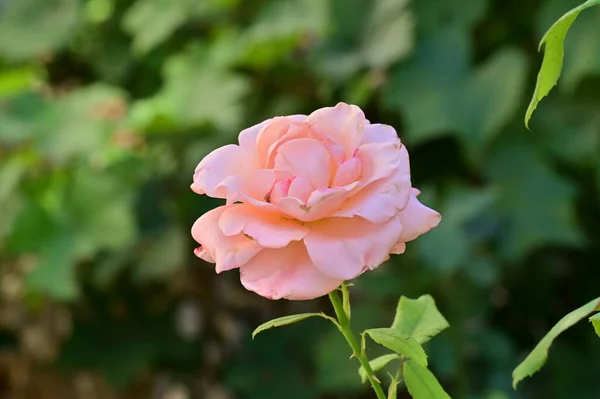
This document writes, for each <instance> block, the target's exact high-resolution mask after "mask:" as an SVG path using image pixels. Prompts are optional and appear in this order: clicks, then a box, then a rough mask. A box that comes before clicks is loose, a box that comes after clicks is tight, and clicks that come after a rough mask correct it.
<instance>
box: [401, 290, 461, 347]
mask: <svg viewBox="0 0 600 399" xmlns="http://www.w3.org/2000/svg"><path fill="white" fill-rule="evenodd" d="M449 326H450V324H448V321H447V320H446V319H445V318H444V316H442V314H441V313H440V312H439V310H438V309H437V307H436V306H435V301H434V300H433V298H432V297H431V295H423V296H421V297H419V298H418V299H410V298H407V297H405V296H402V297H401V298H400V301H398V307H397V308H396V316H395V317H394V322H393V323H392V328H393V329H395V330H398V331H399V332H401V333H404V334H408V335H410V336H411V337H412V338H414V339H415V340H416V341H417V342H419V343H420V344H423V343H425V342H427V341H429V340H430V339H431V338H432V337H433V336H434V335H436V334H438V333H439V332H440V331H442V330H444V329H446V328H448V327H449Z"/></svg>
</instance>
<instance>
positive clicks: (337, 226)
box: [304, 217, 402, 280]
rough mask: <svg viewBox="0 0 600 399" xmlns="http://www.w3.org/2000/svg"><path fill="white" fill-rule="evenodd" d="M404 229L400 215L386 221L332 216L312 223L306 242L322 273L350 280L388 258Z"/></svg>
mask: <svg viewBox="0 0 600 399" xmlns="http://www.w3.org/2000/svg"><path fill="white" fill-rule="evenodd" d="M401 231H402V224H401V223H400V221H399V218H398V217H396V218H393V219H391V220H390V221H389V222H387V223H384V224H377V223H370V222H368V221H367V220H365V219H362V218H359V217H355V218H352V219H346V218H328V219H324V220H319V221H317V222H314V223H312V224H311V226H310V232H309V233H308V235H307V236H306V237H304V243H305V244H306V249H307V250H308V253H309V255H310V258H311V259H312V261H313V262H314V264H315V266H316V267H317V268H318V269H319V270H320V271H321V272H323V273H324V274H326V275H328V276H331V277H333V278H339V279H342V280H349V279H352V278H354V277H356V276H358V275H359V274H360V273H362V272H363V270H365V269H374V268H376V267H377V266H379V265H380V264H381V263H383V262H384V261H386V260H387V259H388V258H389V254H390V252H391V250H392V248H393V247H394V244H395V243H396V242H397V241H398V237H399V236H400V233H401Z"/></svg>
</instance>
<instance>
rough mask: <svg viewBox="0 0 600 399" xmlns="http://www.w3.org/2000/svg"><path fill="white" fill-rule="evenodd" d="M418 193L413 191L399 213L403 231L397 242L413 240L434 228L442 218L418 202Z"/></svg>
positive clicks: (415, 190)
mask: <svg viewBox="0 0 600 399" xmlns="http://www.w3.org/2000/svg"><path fill="white" fill-rule="evenodd" d="M418 193H419V190H417V189H413V191H412V194H411V196H410V200H409V201H408V205H406V208H404V209H403V210H402V212H400V221H401V222H402V226H403V229H402V234H401V235H400V238H399V239H398V241H399V242H409V241H412V240H414V239H415V238H417V237H418V236H420V235H421V234H425V233H426V232H428V231H429V230H431V229H433V228H434V227H436V226H437V225H438V224H440V221H441V220H442V216H441V215H440V214H439V213H438V212H436V211H434V210H433V209H431V208H428V207H426V206H425V205H423V204H421V203H420V202H419V200H418V199H417V195H418Z"/></svg>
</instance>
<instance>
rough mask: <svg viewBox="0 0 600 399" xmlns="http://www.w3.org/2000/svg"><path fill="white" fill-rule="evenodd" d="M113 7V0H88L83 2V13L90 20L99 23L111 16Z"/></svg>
mask: <svg viewBox="0 0 600 399" xmlns="http://www.w3.org/2000/svg"><path fill="white" fill-rule="evenodd" d="M114 8H115V3H114V0H88V1H87V3H85V14H86V17H87V19H88V20H89V21H90V22H92V23H95V24H100V23H102V22H105V21H107V20H108V19H109V18H110V17H111V16H112V14H113V12H114Z"/></svg>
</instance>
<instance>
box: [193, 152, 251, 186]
mask: <svg viewBox="0 0 600 399" xmlns="http://www.w3.org/2000/svg"><path fill="white" fill-rule="evenodd" d="M255 168H256V165H255V164H254V162H253V159H252V156H251V154H250V153H249V152H248V151H246V150H245V149H243V148H241V147H239V146H237V145H234V144H229V145H226V146H224V147H221V148H217V149H216V150H214V151H213V152H211V153H210V154H208V155H207V156H206V157H204V159H203V160H202V161H200V163H199V164H198V166H197V167H196V170H195V172H194V183H193V184H192V190H194V191H195V192H196V193H198V194H206V195H208V196H209V197H214V198H226V197H227V196H228V195H229V191H228V189H227V187H226V186H223V185H222V184H221V183H222V182H223V181H224V180H225V179H226V178H228V177H230V176H239V175H242V174H244V173H248V171H251V170H253V169H255Z"/></svg>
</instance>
